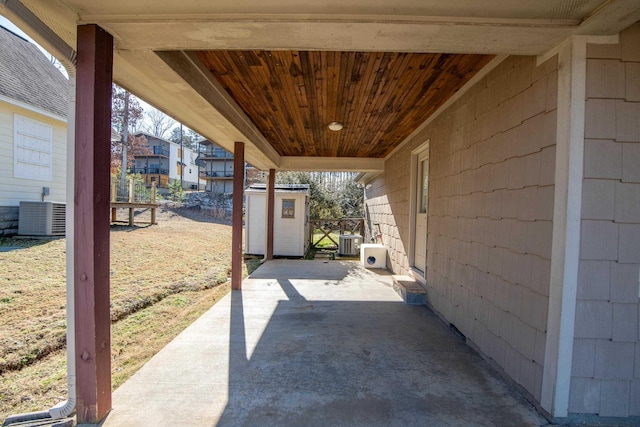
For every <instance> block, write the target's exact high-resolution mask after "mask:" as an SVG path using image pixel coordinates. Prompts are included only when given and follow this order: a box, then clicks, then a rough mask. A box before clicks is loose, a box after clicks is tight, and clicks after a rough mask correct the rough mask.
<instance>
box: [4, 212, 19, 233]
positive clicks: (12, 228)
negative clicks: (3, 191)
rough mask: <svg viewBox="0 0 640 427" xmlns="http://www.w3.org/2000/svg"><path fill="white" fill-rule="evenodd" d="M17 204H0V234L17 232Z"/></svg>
mask: <svg viewBox="0 0 640 427" xmlns="http://www.w3.org/2000/svg"><path fill="white" fill-rule="evenodd" d="M18 209H19V208H18V206H0V236H2V235H4V236H10V235H13V234H18Z"/></svg>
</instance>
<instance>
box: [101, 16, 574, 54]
mask: <svg viewBox="0 0 640 427" xmlns="http://www.w3.org/2000/svg"><path fill="white" fill-rule="evenodd" d="M249 18H251V17H246V18H243V19H236V20H233V19H231V20H230V19H221V20H185V21H181V20H179V19H172V20H167V21H158V20H144V18H140V20H138V21H129V20H127V21H125V22H122V21H120V20H117V21H116V20H111V21H110V20H108V19H107V20H105V19H104V17H96V18H95V20H97V21H98V22H100V25H103V26H104V27H105V28H106V29H107V30H108V31H110V32H112V33H113V34H114V35H116V36H117V38H116V40H117V44H116V47H117V48H119V49H126V50H136V49H151V50H177V49H180V50H212V49H242V50H252V49H257V50H278V49H284V50H330V51H384V52H423V53H437V52H447V53H478V54H515V55H539V54H541V53H543V52H545V51H546V50H548V49H549V48H550V47H551V46H554V45H556V44H558V43H560V42H561V41H562V40H564V39H565V38H566V37H567V36H568V35H569V34H571V32H572V31H573V30H574V29H575V28H577V24H578V23H576V22H574V21H566V20H563V21H554V20H540V21H530V20H527V21H519V22H514V21H512V20H499V21H496V20H492V21H487V20H470V21H460V20H453V19H451V20H442V19H435V18H432V19H430V20H415V19H414V20H398V19H397V18H396V17H394V18H393V19H389V18H388V17H387V18H386V19H356V20H353V19H352V20H346V19H340V18H339V17H332V19H331V20H322V19H296V18H295V17H293V18H292V17H288V16H287V17H284V18H282V17H280V19H276V18H274V19H263V20H261V19H260V17H254V18H253V19H252V20H250V19H249ZM319 34H322V37H318V35H319Z"/></svg>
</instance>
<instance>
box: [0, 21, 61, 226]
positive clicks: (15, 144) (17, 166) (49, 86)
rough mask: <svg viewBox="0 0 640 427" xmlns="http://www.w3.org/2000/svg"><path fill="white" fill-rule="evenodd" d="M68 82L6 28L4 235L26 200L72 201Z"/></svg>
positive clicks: (0, 191) (0, 194)
mask: <svg viewBox="0 0 640 427" xmlns="http://www.w3.org/2000/svg"><path fill="white" fill-rule="evenodd" d="M68 99H69V97H68V81H67V79H66V78H65V77H64V76H63V75H62V73H60V71H59V70H58V69H57V68H56V67H55V66H54V65H53V64H52V63H51V62H50V61H49V60H48V59H47V58H46V57H45V55H44V54H43V53H42V52H40V50H39V49H38V48H37V47H36V46H35V45H34V44H32V43H30V42H28V41H27V40H25V39H23V38H22V37H20V36H18V35H16V34H14V33H12V32H11V31H9V30H7V29H6V28H4V27H0V235H2V234H5V235H6V234H16V233H17V232H18V212H19V205H20V202H21V201H40V200H48V201H55V202H65V201H66V176H67V104H68Z"/></svg>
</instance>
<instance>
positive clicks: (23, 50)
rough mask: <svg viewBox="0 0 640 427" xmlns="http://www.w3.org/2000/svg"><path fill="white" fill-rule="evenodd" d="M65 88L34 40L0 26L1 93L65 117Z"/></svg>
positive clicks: (67, 93) (65, 82) (60, 77)
mask: <svg viewBox="0 0 640 427" xmlns="http://www.w3.org/2000/svg"><path fill="white" fill-rule="evenodd" d="M68 87H69V84H68V80H67V79H66V78H65V77H64V76H63V75H62V73H61V72H60V71H59V70H58V69H57V68H56V67H55V66H54V65H53V64H52V63H51V61H49V60H48V59H47V58H46V56H45V55H44V54H43V53H42V52H41V51H40V50H39V49H38V48H37V47H36V46H35V45H34V44H33V43H30V42H28V41H27V40H25V39H23V38H22V37H20V36H18V35H16V34H14V33H13V32H11V31H9V30H8V29H6V28H4V27H2V26H0V95H2V96H5V97H7V98H11V99H15V100H17V101H20V102H24V103H25V104H29V105H31V106H33V107H36V108H40V109H43V110H46V111H48V112H51V113H53V114H56V115H58V116H62V117H67V105H68V100H69V90H68Z"/></svg>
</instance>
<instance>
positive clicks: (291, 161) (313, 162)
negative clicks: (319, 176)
mask: <svg viewBox="0 0 640 427" xmlns="http://www.w3.org/2000/svg"><path fill="white" fill-rule="evenodd" d="M278 170H283V171H310V172H382V171H384V159H377V158H356V157H298V156H282V157H280V167H279V168H278Z"/></svg>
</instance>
